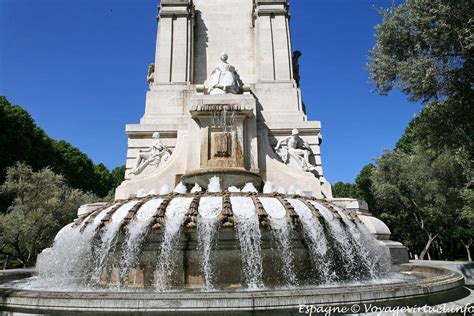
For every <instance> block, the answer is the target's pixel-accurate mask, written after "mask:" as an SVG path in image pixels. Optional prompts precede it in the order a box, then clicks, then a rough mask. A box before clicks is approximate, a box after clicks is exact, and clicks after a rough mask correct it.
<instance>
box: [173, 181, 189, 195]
mask: <svg viewBox="0 0 474 316" xmlns="http://www.w3.org/2000/svg"><path fill="white" fill-rule="evenodd" d="M186 190H187V189H186V186H185V185H184V184H183V183H182V182H180V183H178V185H176V187H175V188H174V193H179V194H186Z"/></svg>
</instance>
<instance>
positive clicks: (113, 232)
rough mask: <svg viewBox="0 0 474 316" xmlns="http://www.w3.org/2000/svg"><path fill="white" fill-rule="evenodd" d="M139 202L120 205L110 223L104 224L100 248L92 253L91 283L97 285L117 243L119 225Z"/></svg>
mask: <svg viewBox="0 0 474 316" xmlns="http://www.w3.org/2000/svg"><path fill="white" fill-rule="evenodd" d="M138 202H139V201H131V202H128V203H126V204H124V205H122V206H121V207H120V208H119V209H118V210H117V211H115V213H114V214H112V218H111V219H110V222H109V223H107V224H106V226H105V231H104V232H103V233H102V237H101V246H100V248H99V249H98V252H96V253H94V254H93V256H94V259H95V260H94V261H95V265H94V270H93V271H92V275H91V281H92V282H93V283H96V284H97V283H99V281H100V276H101V274H102V268H103V267H104V265H105V264H106V261H107V257H108V255H109V252H110V250H111V249H114V247H115V245H116V243H117V238H116V237H117V233H118V231H119V228H120V225H121V224H122V221H123V220H124V218H125V216H127V214H128V212H129V211H130V210H131V209H132V208H133V207H134V206H135V205H136V204H137V203H138Z"/></svg>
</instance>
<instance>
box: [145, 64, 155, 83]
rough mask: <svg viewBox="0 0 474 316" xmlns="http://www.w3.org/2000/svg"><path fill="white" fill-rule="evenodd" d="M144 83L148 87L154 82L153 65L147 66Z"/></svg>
mask: <svg viewBox="0 0 474 316" xmlns="http://www.w3.org/2000/svg"><path fill="white" fill-rule="evenodd" d="M146 81H147V82H148V85H152V84H153V82H155V64H149V65H148V74H147V75H146Z"/></svg>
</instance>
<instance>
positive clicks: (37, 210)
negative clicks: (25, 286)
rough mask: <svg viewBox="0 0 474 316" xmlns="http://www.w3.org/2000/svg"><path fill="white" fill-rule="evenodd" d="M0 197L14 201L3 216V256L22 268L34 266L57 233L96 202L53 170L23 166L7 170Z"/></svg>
mask: <svg viewBox="0 0 474 316" xmlns="http://www.w3.org/2000/svg"><path fill="white" fill-rule="evenodd" d="M0 193H9V194H12V195H13V196H14V197H15V198H14V200H13V203H12V205H11V206H10V207H9V208H8V210H7V212H6V213H5V214H2V215H0V250H1V251H0V253H1V254H2V255H3V256H4V257H5V256H8V258H9V260H10V261H13V262H18V263H19V264H21V265H22V266H29V265H32V264H33V263H34V262H35V260H36V256H37V255H38V254H39V253H40V252H41V251H42V250H43V249H44V248H47V247H50V246H51V244H52V242H53V239H54V236H55V235H56V233H57V232H58V231H59V230H60V229H61V228H62V227H64V226H65V225H67V224H68V223H70V222H72V220H73V219H74V218H75V217H76V212H77V209H78V207H79V206H80V205H82V204H86V203H90V202H92V201H93V200H95V199H97V197H94V196H93V195H92V194H86V193H83V192H82V191H81V190H78V189H73V188H71V187H70V186H69V185H67V184H66V182H65V178H64V177H63V176H61V175H57V174H55V173H54V172H53V171H52V170H51V169H48V168H45V169H42V170H40V171H38V172H34V171H33V169H32V168H31V167H30V166H28V165H26V164H22V163H17V164H16V165H15V166H14V167H10V168H8V169H7V172H6V180H5V182H4V183H3V185H2V186H1V187H0Z"/></svg>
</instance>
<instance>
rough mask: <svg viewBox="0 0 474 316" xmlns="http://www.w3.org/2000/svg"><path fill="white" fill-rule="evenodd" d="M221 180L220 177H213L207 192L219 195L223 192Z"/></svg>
mask: <svg viewBox="0 0 474 316" xmlns="http://www.w3.org/2000/svg"><path fill="white" fill-rule="evenodd" d="M221 191H222V189H221V179H219V177H212V178H211V179H210V180H209V185H208V186H207V192H211V193H217V192H221Z"/></svg>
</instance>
